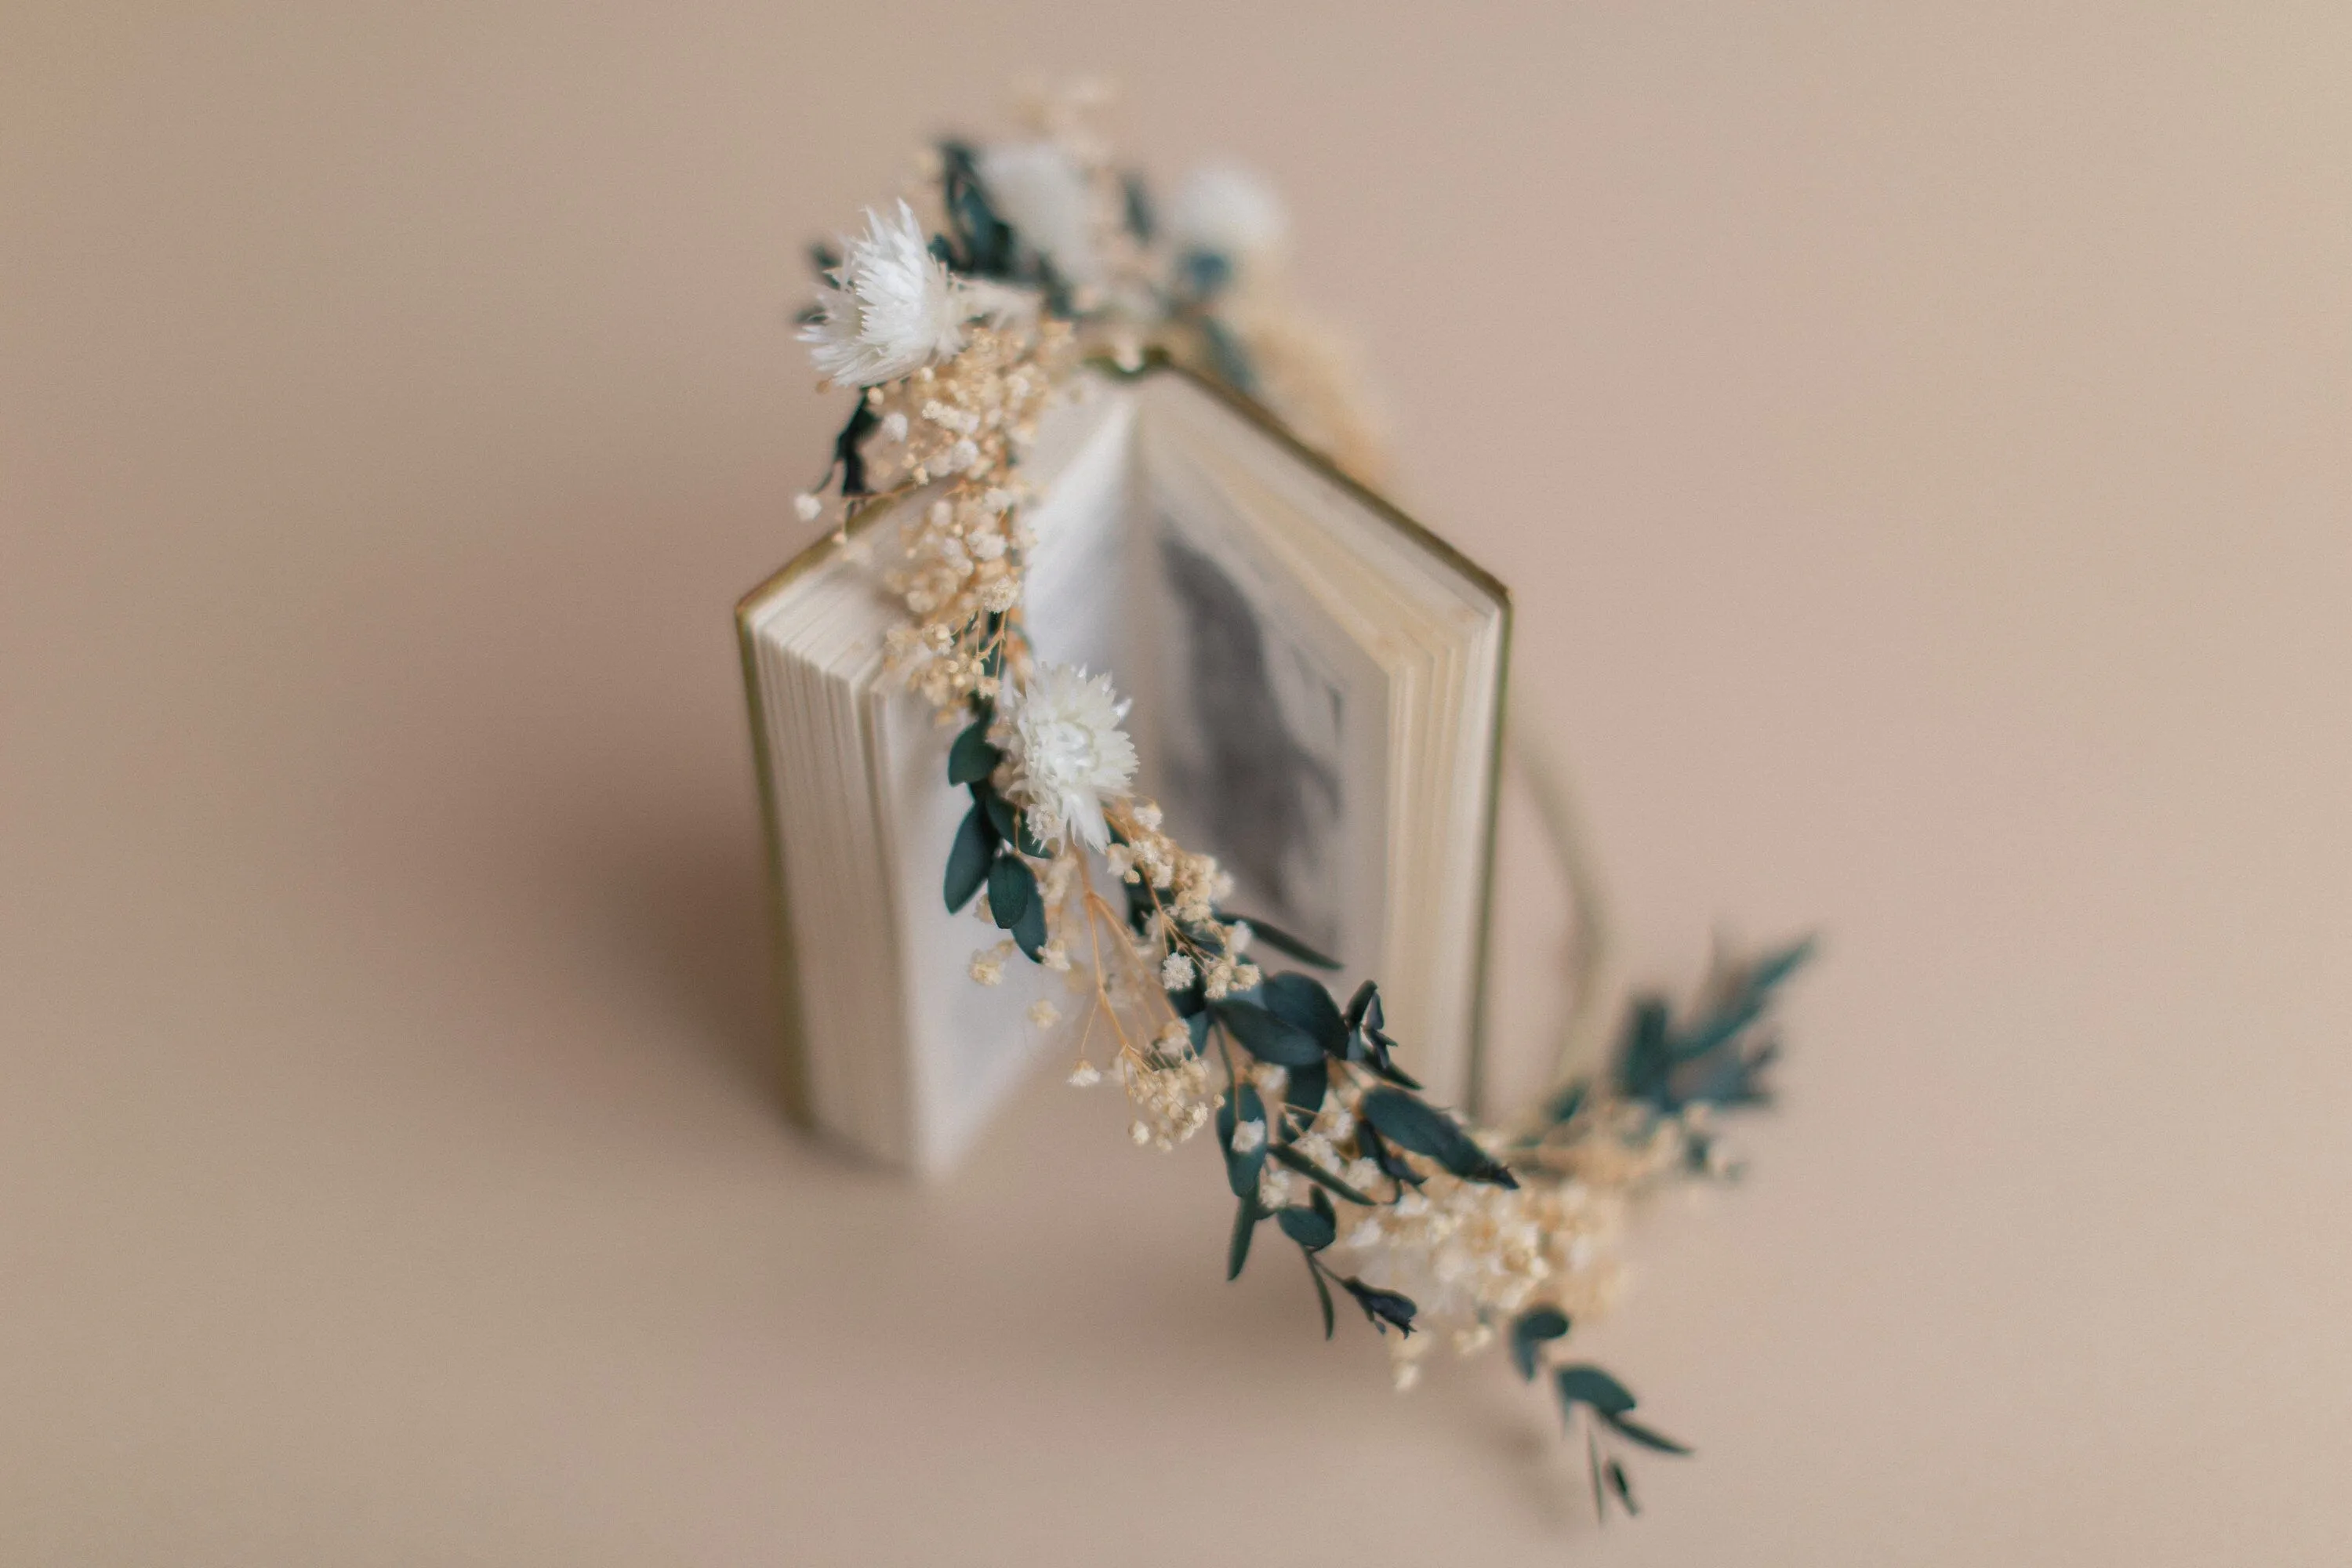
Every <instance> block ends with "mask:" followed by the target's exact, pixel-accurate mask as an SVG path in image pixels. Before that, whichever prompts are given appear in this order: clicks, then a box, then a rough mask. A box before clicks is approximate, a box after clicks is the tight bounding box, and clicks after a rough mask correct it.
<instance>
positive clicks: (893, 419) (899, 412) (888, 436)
mask: <svg viewBox="0 0 2352 1568" xmlns="http://www.w3.org/2000/svg"><path fill="white" fill-rule="evenodd" d="M906 438H907V415H906V411H905V410H903V409H898V408H893V409H892V410H890V412H889V413H887V414H885V415H884V416H882V439H884V440H885V441H891V442H898V441H903V440H905V439H906Z"/></svg>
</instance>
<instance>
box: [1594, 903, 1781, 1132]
mask: <svg viewBox="0 0 2352 1568" xmlns="http://www.w3.org/2000/svg"><path fill="white" fill-rule="evenodd" d="M1812 952H1813V944H1812V942H1811V940H1807V941H1804V942H1796V943H1793V944H1792V945H1790V946H1789V947H1786V948H1783V949H1781V950H1780V952H1774V953H1769V954H1767V955H1766V956H1765V957H1763V958H1761V959H1759V960H1758V961H1757V962H1756V963H1752V964H1750V965H1748V967H1747V968H1745V969H1743V970H1740V971H1737V972H1735V973H1732V974H1731V975H1730V976H1729V977H1728V978H1727V982H1726V983H1725V984H1723V985H1722V986H1721V987H1720V988H1719V991H1718V994H1717V996H1716V999H1715V1001H1714V1003H1713V1005H1710V1006H1709V1007H1707V1008H1706V1010H1705V1011H1703V1012H1702V1013H1700V1014H1699V1016H1696V1017H1695V1018H1693V1019H1691V1020H1690V1021H1689V1022H1688V1023H1686V1024H1685V1025H1683V1026H1680V1027H1679V1028H1677V1027H1676V1026H1675V1021H1674V1016H1673V1014H1672V1012H1671V1010H1670V1009H1669V1008H1668V1007H1667V1005H1666V1003H1665V999H1664V998H1663V997H1659V996H1645V997H1643V998H1640V999H1639V1000H1637V1001H1636V1002H1635V1003H1634V1005H1633V1010H1632V1012H1631V1014H1630V1015H1629V1016H1627V1019H1626V1024H1625V1034H1624V1039H1623V1043H1622V1045H1621V1046H1620V1047H1619V1051H1618V1058H1617V1062H1616V1065H1615V1068H1613V1075H1614V1077H1615V1079H1616V1080H1617V1088H1618V1089H1619V1090H1620V1092H1622V1094H1624V1096H1625V1097H1626V1098H1627V1099H1629V1100H1640V1101H1642V1102H1643V1104H1646V1105H1648V1106H1650V1107H1651V1108H1653V1109H1654V1110H1657V1111H1658V1112H1659V1113H1660V1114H1662V1115H1674V1114H1675V1113H1677V1112H1679V1111H1681V1110H1683V1109H1684V1108H1685V1106H1690V1105H1715V1106H1737V1105H1761V1104H1763V1103H1765V1102H1766V1101H1767V1100H1769V1098H1770V1091H1769V1089H1766V1087H1765V1085H1764V1081H1763V1073H1764V1069H1765V1068H1768V1067H1769V1066H1770V1065H1771V1064H1772V1061H1773V1059H1774V1058H1776V1057H1777V1056H1778V1055H1779V1054H1780V1047H1779V1044H1778V1043H1777V1042H1776V1041H1773V1040H1771V1039H1769V1038H1763V1039H1759V1038H1758V1037H1757V1035H1756V1031H1757V1026H1759V1025H1760V1024H1761V1023H1762V1022H1763V1020H1764V1015H1765V1012H1766V1010H1767V1009H1768V1008H1769V1005H1770V1004H1771V1001H1772V997H1773V994H1774V993H1775V992H1776V991H1777V990H1778V988H1779V987H1780V985H1781V984H1784V983H1785V982H1786V981H1787V980H1788V979H1789V977H1790V975H1792V974H1794V973H1796V972H1797V971H1798V970H1799V969H1801V968H1802V967H1803V966H1804V964H1805V962H1806V961H1807V960H1808V959H1810V958H1811V956H1812ZM1562 1098H1563V1100H1565V1098H1566V1097H1565V1096H1563V1097H1562ZM1580 1103H1581V1100H1578V1101H1576V1102H1575V1104H1570V1106H1569V1107H1568V1110H1567V1113H1566V1114H1563V1115H1556V1116H1555V1117H1554V1120H1555V1121H1565V1120H1567V1116H1568V1115H1572V1114H1574V1111H1575V1109H1576V1105H1577V1104H1580Z"/></svg>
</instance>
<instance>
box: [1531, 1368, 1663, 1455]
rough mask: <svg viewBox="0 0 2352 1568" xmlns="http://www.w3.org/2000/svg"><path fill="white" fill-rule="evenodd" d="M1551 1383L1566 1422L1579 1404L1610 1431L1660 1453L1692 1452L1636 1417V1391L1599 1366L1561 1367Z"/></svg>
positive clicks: (1560, 1411) (1553, 1374)
mask: <svg viewBox="0 0 2352 1568" xmlns="http://www.w3.org/2000/svg"><path fill="white" fill-rule="evenodd" d="M1552 1386H1553V1388H1554V1390H1555V1391H1556V1392H1557V1393H1558V1394H1559V1414H1560V1419H1561V1420H1563V1421H1566V1420H1569V1419H1570V1418H1571V1417H1572V1416H1573V1415H1574V1413H1575V1410H1576V1407H1577V1406H1578V1405H1583V1406H1584V1407H1585V1408H1586V1409H1588V1410H1590V1411H1591V1412H1592V1414H1593V1415H1594V1416H1595V1417H1596V1418H1598V1419H1599V1420H1601V1421H1602V1422H1604V1423H1606V1424H1607V1426H1609V1428H1610V1430H1612V1431H1613V1432H1615V1433H1616V1434H1617V1435H1618V1436H1622V1437H1626V1438H1629V1439H1631V1440H1632V1441H1633V1442H1636V1443H1639V1444H1641V1445H1642V1447H1645V1448H1650V1449H1654V1450H1655V1451H1656V1452H1658V1453H1661V1454H1687V1453H1689V1452H1690V1450H1689V1449H1688V1448H1686V1447H1683V1445H1681V1444H1680V1443H1677V1442H1675V1440H1674V1439H1673V1438H1672V1437H1669V1436H1665V1435H1664V1433H1662V1432H1656V1431H1653V1430H1652V1429H1651V1428H1649V1427H1647V1426H1643V1425H1642V1424H1641V1423H1640V1422H1638V1421H1636V1420H1634V1419H1633V1415H1632V1412H1633V1407H1634V1405H1636V1404H1637V1403H1638V1401H1636V1400H1635V1399H1634V1397H1633V1392H1632V1391H1631V1390H1630V1389H1628V1388H1627V1387H1626V1386H1625V1385H1624V1384H1622V1383H1620V1382H1618V1381H1617V1380H1616V1379H1615V1378H1613V1377H1612V1376H1610V1375H1609V1374H1608V1373H1605V1372H1603V1371H1601V1369H1600V1368H1599V1367H1597V1366H1590V1365H1577V1366H1564V1367H1561V1368H1560V1369H1559V1371H1558V1372H1555V1373H1552Z"/></svg>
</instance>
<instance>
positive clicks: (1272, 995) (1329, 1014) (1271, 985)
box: [1262, 969, 1348, 1057]
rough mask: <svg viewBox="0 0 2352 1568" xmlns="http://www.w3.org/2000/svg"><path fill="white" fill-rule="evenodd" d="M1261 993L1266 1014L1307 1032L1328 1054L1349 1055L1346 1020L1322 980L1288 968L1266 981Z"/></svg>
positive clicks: (1336, 1055)
mask: <svg viewBox="0 0 2352 1568" xmlns="http://www.w3.org/2000/svg"><path fill="white" fill-rule="evenodd" d="M1262 994H1264V996H1265V1007H1266V1011H1267V1012H1269V1013H1272V1014H1273V1015H1274V1016H1276V1017H1277V1018H1280V1019H1282V1020H1283V1021H1284V1022H1286V1023H1289V1024H1295V1025H1297V1026H1298V1027H1299V1028H1301V1029H1304V1030H1305V1031H1306V1032H1307V1034H1308V1035H1309V1036H1311V1037H1313V1038H1314V1041H1315V1043H1316V1044H1317V1045H1318V1046H1320V1047H1322V1048H1323V1050H1324V1052H1325V1053H1326V1054H1327V1055H1329V1056H1335V1057H1344V1056H1346V1055H1347V1054H1348V1023H1347V1020H1346V1019H1344V1018H1342V1017H1341V1016H1339V1004H1338V1003H1337V1002H1334V1001H1332V1000H1331V993H1329V992H1328V991H1326V990H1325V989H1323V983H1322V982H1321V981H1319V980H1318V979H1316V978H1315V977H1314V976H1313V975H1311V974H1301V973H1298V971H1297V970H1295V969H1288V970H1285V971H1284V972H1283V973H1280V974H1277V975H1276V976H1274V977H1273V978H1272V979H1271V980H1268V981H1266V982H1265V987H1264V989H1263V992H1262Z"/></svg>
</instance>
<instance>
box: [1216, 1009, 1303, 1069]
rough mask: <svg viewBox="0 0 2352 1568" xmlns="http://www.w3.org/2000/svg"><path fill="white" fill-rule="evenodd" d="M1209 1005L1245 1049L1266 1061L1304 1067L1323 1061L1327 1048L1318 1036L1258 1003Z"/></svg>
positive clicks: (1218, 1019)
mask: <svg viewBox="0 0 2352 1568" xmlns="http://www.w3.org/2000/svg"><path fill="white" fill-rule="evenodd" d="M1210 1008H1211V1010H1212V1011H1213V1012H1214V1013H1215V1014H1216V1016H1217V1022H1219V1023H1220V1024H1223V1026H1225V1027H1226V1028H1227V1029H1230V1030H1231V1031H1233V1037H1234V1039H1235V1040H1237V1041H1239V1042H1240V1043H1241V1046H1242V1048H1243V1049H1244V1050H1245V1051H1247V1052H1249V1054H1250V1055H1252V1056H1254V1057H1255V1058H1257V1059H1258V1060H1260V1061H1262V1062H1272V1063H1274V1064H1275V1065H1276V1066H1277V1067H1286V1068H1303V1067H1312V1066H1314V1065H1315V1064H1316V1063H1318V1062H1320V1061H1321V1060H1322V1059H1323V1047H1321V1046H1320V1045H1319V1044H1318V1043H1317V1042H1316V1039H1315V1037H1314V1036H1312V1035H1310V1034H1308V1033H1307V1031H1306V1030H1304V1029H1302V1028H1300V1027H1299V1026H1297V1025H1296V1024H1294V1023H1292V1022H1291V1021H1290V1020H1289V1019H1287V1018H1284V1017H1280V1016H1276V1015H1275V1014H1273V1013H1270V1012H1268V1011H1267V1010H1266V1009H1265V1008H1264V1007H1261V1006H1259V1005H1257V1004H1255V1002H1232V1001H1227V1002H1213V1003H1211V1004H1210Z"/></svg>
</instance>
